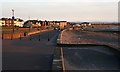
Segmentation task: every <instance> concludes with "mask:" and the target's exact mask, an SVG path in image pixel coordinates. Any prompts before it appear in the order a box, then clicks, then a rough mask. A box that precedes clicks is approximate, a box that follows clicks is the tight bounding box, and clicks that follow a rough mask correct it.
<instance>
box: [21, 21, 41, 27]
mask: <svg viewBox="0 0 120 72" xmlns="http://www.w3.org/2000/svg"><path fill="white" fill-rule="evenodd" d="M41 23H42V22H41V21H38V20H28V21H26V22H24V25H23V27H30V28H33V27H40V26H41V25H42V24H41Z"/></svg>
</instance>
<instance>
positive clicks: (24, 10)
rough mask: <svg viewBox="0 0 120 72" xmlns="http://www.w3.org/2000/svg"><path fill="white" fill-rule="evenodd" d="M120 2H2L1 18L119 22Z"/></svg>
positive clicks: (22, 0)
mask: <svg viewBox="0 0 120 72" xmlns="http://www.w3.org/2000/svg"><path fill="white" fill-rule="evenodd" d="M118 1H119V0H12V1H11V0H2V1H1V8H2V9H0V10H1V11H0V12H1V15H0V17H11V15H12V11H11V10H12V9H14V10H15V17H20V18H22V19H24V20H28V19H29V17H30V19H39V20H67V21H89V22H91V21H95V22H96V21H97V22H118Z"/></svg>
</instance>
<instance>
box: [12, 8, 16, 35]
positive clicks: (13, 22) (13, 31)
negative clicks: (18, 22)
mask: <svg viewBox="0 0 120 72" xmlns="http://www.w3.org/2000/svg"><path fill="white" fill-rule="evenodd" d="M14 19H15V17H14V9H12V23H13V33H14Z"/></svg>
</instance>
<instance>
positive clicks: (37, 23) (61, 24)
mask: <svg viewBox="0 0 120 72" xmlns="http://www.w3.org/2000/svg"><path fill="white" fill-rule="evenodd" d="M50 26H51V27H52V26H54V27H59V28H61V29H62V28H64V27H65V26H67V21H46V20H45V21H41V20H28V21H26V22H25V23H24V25H23V27H30V28H31V27H50Z"/></svg>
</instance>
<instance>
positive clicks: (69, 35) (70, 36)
mask: <svg viewBox="0 0 120 72" xmlns="http://www.w3.org/2000/svg"><path fill="white" fill-rule="evenodd" d="M60 36H61V37H60V40H61V41H60V43H61V44H97V45H107V46H110V47H113V48H117V49H119V50H120V47H119V45H118V33H112V32H94V31H83V30H64V31H63V32H62V33H61V35H60Z"/></svg>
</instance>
